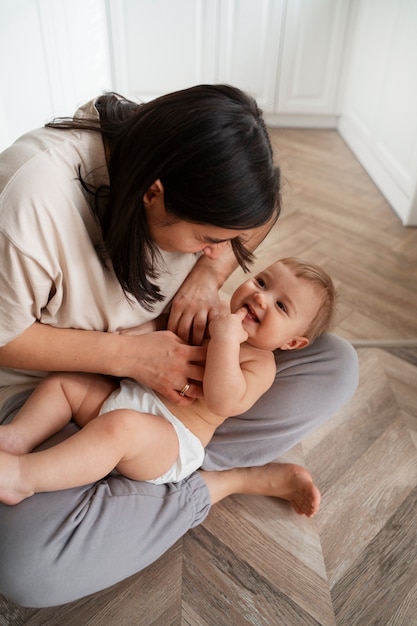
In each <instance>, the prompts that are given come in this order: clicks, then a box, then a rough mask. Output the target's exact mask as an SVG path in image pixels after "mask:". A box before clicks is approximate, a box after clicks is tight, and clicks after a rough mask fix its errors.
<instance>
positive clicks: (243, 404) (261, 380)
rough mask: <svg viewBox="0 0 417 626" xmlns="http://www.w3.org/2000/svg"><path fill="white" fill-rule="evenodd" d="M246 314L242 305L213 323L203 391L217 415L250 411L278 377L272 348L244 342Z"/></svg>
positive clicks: (245, 337) (210, 330) (210, 329)
mask: <svg viewBox="0 0 417 626" xmlns="http://www.w3.org/2000/svg"><path fill="white" fill-rule="evenodd" d="M246 314H247V311H246V309H240V310H239V311H237V312H236V313H228V314H224V315H220V316H218V317H217V318H215V319H214V320H212V322H211V323H210V327H209V332H210V341H209V343H208V347H207V359H206V367H205V372H204V378H203V392H204V399H205V401H206V403H207V406H208V408H209V409H210V410H211V411H212V412H213V413H216V415H221V416H224V417H229V416H231V415H238V414H240V413H243V412H245V411H247V410H248V409H249V408H250V407H251V406H252V405H253V404H254V403H255V402H256V401H257V400H258V398H259V397H260V396H261V395H262V394H263V393H265V391H266V390H267V389H269V387H270V386H271V385H272V383H273V381H274V378H275V373H276V367H275V361H274V357H273V354H272V352H269V351H266V350H258V349H255V348H252V347H251V346H246V345H244V346H241V344H242V343H244V342H245V341H246V339H247V333H246V331H245V330H244V329H243V326H242V320H243V319H244V317H245V315H246ZM242 355H244V356H243V358H242Z"/></svg>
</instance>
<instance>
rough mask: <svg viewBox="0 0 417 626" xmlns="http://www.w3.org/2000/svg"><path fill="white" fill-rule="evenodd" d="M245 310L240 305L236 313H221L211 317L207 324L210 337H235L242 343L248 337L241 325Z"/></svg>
mask: <svg viewBox="0 0 417 626" xmlns="http://www.w3.org/2000/svg"><path fill="white" fill-rule="evenodd" d="M246 314H247V310H246V309H245V308H244V307H242V308H241V309H239V310H238V311H236V313H230V312H229V313H221V314H220V315H218V316H217V317H215V318H213V319H212V321H211V322H210V326H209V335H210V338H211V339H216V340H218V339H235V341H238V342H239V343H243V342H244V341H246V340H247V338H248V333H247V332H246V330H245V329H244V328H243V326H242V322H243V320H244V319H245V317H246Z"/></svg>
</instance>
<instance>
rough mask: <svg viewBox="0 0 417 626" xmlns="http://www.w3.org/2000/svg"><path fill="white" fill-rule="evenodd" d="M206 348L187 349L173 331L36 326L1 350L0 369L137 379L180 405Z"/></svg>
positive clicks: (198, 374) (197, 375)
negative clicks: (131, 332) (128, 332)
mask: <svg viewBox="0 0 417 626" xmlns="http://www.w3.org/2000/svg"><path fill="white" fill-rule="evenodd" d="M205 353H206V351H205V348H201V347H194V346H188V345H186V344H184V343H183V342H182V341H181V340H180V339H179V338H178V337H176V336H175V335H174V334H173V333H170V332H169V331H160V332H155V333H148V334H145V335H137V336H128V335H120V334H113V333H105V332H98V331H90V330H76V329H59V328H53V327H51V326H47V325H45V324H40V323H38V322H36V323H35V324H33V325H32V326H31V327H30V328H28V329H27V330H26V331H25V332H23V333H22V334H21V335H19V336H18V337H17V338H16V339H14V340H13V341H11V342H10V343H8V344H7V345H6V346H4V347H2V348H0V366H1V367H13V368H18V369H26V370H45V371H70V372H90V373H96V374H106V375H110V376H117V377H129V378H133V379H135V380H137V381H139V382H141V383H143V384H145V385H147V386H149V387H152V388H153V389H155V390H156V391H158V392H160V393H161V394H163V395H165V396H166V397H168V398H169V399H171V400H172V401H174V402H177V403H180V402H181V403H184V402H186V400H184V399H181V397H180V396H179V394H178V391H177V390H180V389H182V388H183V387H184V384H185V383H186V382H187V380H188V379H192V380H196V381H200V380H202V376H203V368H202V367H201V366H199V365H195V363H203V362H204V361H205Z"/></svg>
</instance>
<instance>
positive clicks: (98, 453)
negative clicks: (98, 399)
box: [0, 409, 179, 504]
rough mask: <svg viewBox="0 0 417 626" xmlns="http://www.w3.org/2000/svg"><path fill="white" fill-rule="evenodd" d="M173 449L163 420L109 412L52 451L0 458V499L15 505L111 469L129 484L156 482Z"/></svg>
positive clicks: (171, 430)
mask: <svg viewBox="0 0 417 626" xmlns="http://www.w3.org/2000/svg"><path fill="white" fill-rule="evenodd" d="M178 448H179V444H178V437H177V434H176V432H175V430H174V428H173V426H172V425H171V424H170V423H169V422H168V421H167V420H166V419H165V418H163V417H160V416H158V415H150V414H147V413H138V412H136V411H131V410H128V409H118V410H116V411H110V412H109V413H105V414H103V415H100V416H99V417H97V418H96V419H93V420H91V421H90V422H88V424H87V425H86V426H85V428H83V429H82V430H80V431H79V432H78V433H76V434H75V435H73V436H72V437H70V438H69V439H66V440H65V441H62V442H61V443H59V444H58V445H56V446H53V447H52V448H48V449H46V450H42V451H40V452H33V453H31V454H24V455H21V456H12V455H10V454H7V453H5V452H3V453H1V454H0V500H1V501H3V502H5V503H7V504H16V503H17V502H20V501H21V500H23V499H24V498H27V497H29V496H31V495H33V494H34V493H39V492H42V491H59V490H61V489H69V488H72V487H79V486H81V485H86V484H89V483H92V482H95V481H97V480H100V479H101V478H104V477H105V476H106V475H107V474H109V473H110V472H111V471H112V470H113V469H114V468H115V467H117V469H118V470H119V471H120V473H126V475H127V476H128V477H129V478H133V479H134V480H150V479H153V478H157V477H158V476H160V475H161V474H163V473H165V472H166V471H167V470H168V469H169V468H170V467H171V466H172V465H173V464H174V462H175V460H176V458H177V456H178Z"/></svg>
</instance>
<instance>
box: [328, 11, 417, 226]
mask: <svg viewBox="0 0 417 626" xmlns="http://www.w3.org/2000/svg"><path fill="white" fill-rule="evenodd" d="M352 9H353V14H352V19H353V28H352V33H351V44H350V49H349V66H348V72H347V77H346V82H345V92H344V96H343V99H342V110H341V117H340V121H339V124H338V128H339V132H340V133H341V135H342V136H343V137H344V139H345V140H346V142H347V143H348V145H349V146H350V147H351V148H352V150H353V151H354V152H355V153H356V156H357V157H358V159H359V161H361V163H362V164H363V165H364V167H365V169H366V170H367V171H368V173H369V174H370V175H371V177H372V178H373V179H374V181H375V182H376V184H377V185H378V187H379V188H380V189H381V191H382V192H383V193H384V195H385V196H386V198H387V199H388V201H389V202H390V203H391V205H392V206H393V207H394V208H395V210H396V211H397V213H398V215H399V217H400V218H401V220H402V222H403V224H405V225H417V1H416V0H359V1H358V0H356V1H355V3H354V4H353V5H352Z"/></svg>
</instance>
